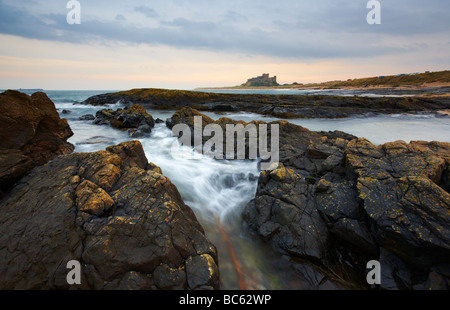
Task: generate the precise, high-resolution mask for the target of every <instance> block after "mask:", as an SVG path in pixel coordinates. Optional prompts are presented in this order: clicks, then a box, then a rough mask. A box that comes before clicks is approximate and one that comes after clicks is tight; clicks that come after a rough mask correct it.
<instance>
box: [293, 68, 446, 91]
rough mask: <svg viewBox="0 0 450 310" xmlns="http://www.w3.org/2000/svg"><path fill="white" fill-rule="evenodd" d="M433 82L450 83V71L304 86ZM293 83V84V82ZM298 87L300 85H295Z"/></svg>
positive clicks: (405, 84) (412, 84)
mask: <svg viewBox="0 0 450 310" xmlns="http://www.w3.org/2000/svg"><path fill="white" fill-rule="evenodd" d="M433 83H450V71H449V70H447V71H438V72H425V73H412V74H411V73H410V74H397V75H390V76H377V77H369V78H359V79H352V80H347V81H331V82H325V83H313V84H305V85H302V87H319V86H320V87H324V86H326V87H369V86H372V87H373V86H389V87H400V86H422V85H425V84H433ZM291 85H293V84H291ZM295 86H296V87H298V85H295Z"/></svg>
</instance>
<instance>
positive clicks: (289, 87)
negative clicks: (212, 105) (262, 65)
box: [194, 82, 450, 95]
mask: <svg viewBox="0 0 450 310" xmlns="http://www.w3.org/2000/svg"><path fill="white" fill-rule="evenodd" d="M319 85H320V84H319ZM442 87H450V82H435V83H425V84H421V85H399V86H393V85H368V86H365V87H355V86H338V87H332V86H326V85H323V86H318V84H312V85H310V86H308V85H302V86H299V85H279V86H261V87H249V86H224V87H197V88H195V89H194V91H199V90H202V91H204V90H236V89H242V90H247V89H248V90H328V89H337V90H339V89H343V90H373V89H376V90H383V89H398V90H410V89H413V90H425V89H428V88H442ZM449 95H450V93H449Z"/></svg>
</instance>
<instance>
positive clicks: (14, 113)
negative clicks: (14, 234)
mask: <svg viewBox="0 0 450 310" xmlns="http://www.w3.org/2000/svg"><path fill="white" fill-rule="evenodd" d="M0 123H1V124H2V125H1V126H0V190H6V189H8V188H10V187H11V186H12V185H14V183H15V182H17V181H18V180H19V179H20V178H22V177H23V176H24V175H25V174H26V173H27V172H28V171H30V170H31V169H32V168H34V167H36V166H39V165H43V164H45V163H47V162H48V161H49V160H51V159H53V158H55V157H57V156H59V155H62V154H68V153H71V152H72V151H73V149H74V147H73V145H72V144H70V143H68V142H67V139H68V138H70V137H71V136H72V135H73V132H72V130H71V129H70V127H69V125H68V123H67V121H66V120H65V119H61V118H60V116H59V114H58V112H57V110H56V108H55V105H54V103H53V102H52V101H51V100H50V99H49V98H48V97H47V95H46V94H44V93H42V92H37V93H34V94H33V95H31V96H28V95H26V94H24V93H21V92H18V91H13V90H8V91H5V92H4V93H1V94H0Z"/></svg>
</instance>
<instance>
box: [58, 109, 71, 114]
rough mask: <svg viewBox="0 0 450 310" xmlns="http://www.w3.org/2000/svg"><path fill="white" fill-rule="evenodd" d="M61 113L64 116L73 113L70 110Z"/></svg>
mask: <svg viewBox="0 0 450 310" xmlns="http://www.w3.org/2000/svg"><path fill="white" fill-rule="evenodd" d="M61 113H62V114H70V113H72V111H70V110H62V112H61Z"/></svg>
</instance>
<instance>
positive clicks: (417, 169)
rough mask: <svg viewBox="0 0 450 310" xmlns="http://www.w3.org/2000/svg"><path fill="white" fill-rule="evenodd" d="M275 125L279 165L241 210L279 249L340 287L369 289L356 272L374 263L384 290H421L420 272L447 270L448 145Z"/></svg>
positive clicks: (449, 235) (449, 252)
mask: <svg viewBox="0 0 450 310" xmlns="http://www.w3.org/2000/svg"><path fill="white" fill-rule="evenodd" d="M279 124H280V161H281V162H282V163H283V165H282V166H280V167H279V168H278V169H276V170H273V171H263V172H261V175H260V178H259V183H258V190H257V193H256V197H255V199H254V200H252V201H251V202H250V203H249V204H248V205H247V206H246V207H245V208H244V211H243V217H244V220H245V221H246V223H247V224H248V226H249V228H250V229H252V230H254V231H255V232H256V233H257V234H258V235H259V236H260V237H261V238H262V239H263V240H265V241H266V242H268V243H269V244H270V245H271V246H272V248H273V249H274V250H275V251H276V252H279V253H280V254H281V255H288V256H289V257H290V258H291V259H292V261H296V260H298V259H302V260H306V261H307V262H308V263H309V264H311V266H315V269H316V271H317V272H319V273H321V274H322V275H324V277H332V278H335V277H336V275H338V274H339V275H340V276H339V277H338V279H337V280H338V282H339V283H340V284H342V285H344V286H346V287H352V286H353V285H357V286H359V287H361V285H362V286H363V287H365V285H367V284H365V283H366V282H365V273H364V271H362V270H361V268H360V266H361V265H364V264H365V262H368V261H369V260H372V259H379V260H380V261H382V268H384V278H385V280H384V285H383V288H388V289H411V288H419V287H425V281H426V278H424V277H423V276H422V275H423V274H428V273H429V270H430V268H435V266H438V265H439V266H441V265H442V264H444V265H445V266H448V257H450V226H449V223H450V218H449V213H448V210H449V208H450V194H449V193H448V190H447V188H448V187H447V186H448V171H449V162H450V161H449V158H450V144H449V143H441V142H423V141H415V142H411V143H410V144H407V143H405V142H403V141H396V142H391V143H386V144H384V145H381V146H375V145H373V144H372V143H370V142H369V141H367V140H366V139H364V138H359V139H358V138H355V139H352V138H353V137H352V136H350V135H348V136H347V135H346V134H343V133H338V132H334V133H327V134H326V135H325V136H322V135H321V134H320V133H313V132H310V131H308V130H306V129H304V128H302V127H300V126H295V125H292V124H285V123H282V122H281V123H279ZM380 253H381V254H380ZM344 257H347V258H345V259H343V258H344ZM358 263H359V265H356V264H358ZM347 264H348V265H352V268H350V269H348V268H345V270H344V269H343V268H344V267H343V266H345V265H347ZM383 264H384V265H383ZM324 266H326V267H325V268H324ZM300 269H301V268H300ZM300 269H298V268H294V270H300ZM298 276H299V277H300V278H304V277H305V275H304V274H302V273H301V272H300V273H299V274H298ZM442 277H444V278H445V280H446V281H448V280H449V279H450V277H449V276H447V275H445V274H444V275H442ZM319 278H320V277H319ZM433 279H434V280H433V281H434V282H435V283H443V282H442V281H441V280H439V281H438V280H436V279H437V278H436V277H435V278H433ZM439 285H440V284H439ZM439 285H438V284H436V286H439Z"/></svg>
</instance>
